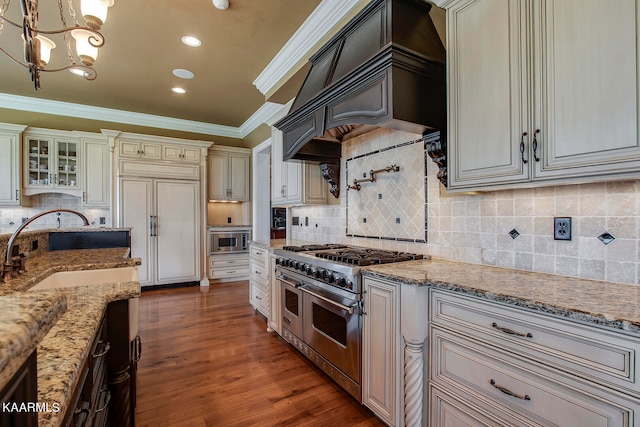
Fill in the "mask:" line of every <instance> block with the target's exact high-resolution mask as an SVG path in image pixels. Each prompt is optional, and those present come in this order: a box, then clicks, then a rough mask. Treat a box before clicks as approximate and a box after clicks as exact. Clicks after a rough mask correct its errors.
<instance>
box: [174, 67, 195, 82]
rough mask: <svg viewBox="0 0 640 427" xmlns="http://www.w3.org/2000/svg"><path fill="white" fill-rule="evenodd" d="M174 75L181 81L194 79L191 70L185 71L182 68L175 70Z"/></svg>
mask: <svg viewBox="0 0 640 427" xmlns="http://www.w3.org/2000/svg"><path fill="white" fill-rule="evenodd" d="M173 75H174V76H176V77H179V78H181V79H192V78H193V73H192V72H191V71H189V70H185V69H182V68H176V69H175V70H173Z"/></svg>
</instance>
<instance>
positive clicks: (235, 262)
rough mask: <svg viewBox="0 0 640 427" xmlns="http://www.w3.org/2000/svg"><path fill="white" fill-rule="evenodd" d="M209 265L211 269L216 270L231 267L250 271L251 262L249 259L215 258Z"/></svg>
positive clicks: (212, 258)
mask: <svg viewBox="0 0 640 427" xmlns="http://www.w3.org/2000/svg"><path fill="white" fill-rule="evenodd" d="M209 265H210V267H211V268H214V269H219V268H223V269H224V268H229V267H238V268H240V267H242V268H245V269H247V270H248V269H249V260H248V259H236V258H229V259H226V258H223V259H218V258H214V257H211V260H210V261H209Z"/></svg>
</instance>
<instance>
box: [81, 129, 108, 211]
mask: <svg viewBox="0 0 640 427" xmlns="http://www.w3.org/2000/svg"><path fill="white" fill-rule="evenodd" d="M83 148H84V149H83V155H84V185H83V188H84V191H83V193H82V201H83V204H84V206H85V207H92V208H93V207H109V198H110V197H109V146H108V145H107V143H106V142H101V141H85V142H84V147H83Z"/></svg>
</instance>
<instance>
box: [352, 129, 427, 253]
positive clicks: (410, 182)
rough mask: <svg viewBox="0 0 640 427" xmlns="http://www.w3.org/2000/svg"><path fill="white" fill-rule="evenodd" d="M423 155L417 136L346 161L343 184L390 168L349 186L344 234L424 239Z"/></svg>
mask: <svg viewBox="0 0 640 427" xmlns="http://www.w3.org/2000/svg"><path fill="white" fill-rule="evenodd" d="M425 156H426V153H425V150H424V142H423V141H422V140H421V139H420V140H414V141H409V142H408V143H402V144H399V145H393V146H391V147H389V148H386V149H382V150H374V151H372V152H369V153H366V154H363V155H358V156H356V157H353V158H349V159H347V160H346V168H345V170H346V174H345V176H346V181H345V184H344V185H345V186H346V184H347V183H349V184H351V185H352V186H354V185H353V184H352V183H353V181H354V179H357V180H360V179H371V171H378V170H382V169H385V168H391V167H392V166H393V167H394V168H393V170H392V169H390V170H389V171H383V172H379V173H377V174H374V179H375V181H373V182H369V181H365V182H362V183H358V184H359V186H360V187H359V189H354V188H351V189H349V191H348V192H347V196H346V210H347V227H346V234H347V236H355V237H357V236H363V237H370V238H380V239H392V240H394V239H400V240H409V241H420V242H425V241H426V236H425V232H426V222H425V219H426V203H425V202H426V200H425V191H424V189H425V185H424V184H425V178H426V175H425ZM396 169H397V170H396Z"/></svg>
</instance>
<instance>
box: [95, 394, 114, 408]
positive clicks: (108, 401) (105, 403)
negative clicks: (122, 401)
mask: <svg viewBox="0 0 640 427" xmlns="http://www.w3.org/2000/svg"><path fill="white" fill-rule="evenodd" d="M100 393H107V399H106V401H105V402H104V405H102V408H100V409H96V410H95V413H96V414H99V413H100V412H102V411H104V410H105V409H107V408H108V407H109V403H110V402H111V392H109V390H107V389H103V390H102V391H101V392H100Z"/></svg>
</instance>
